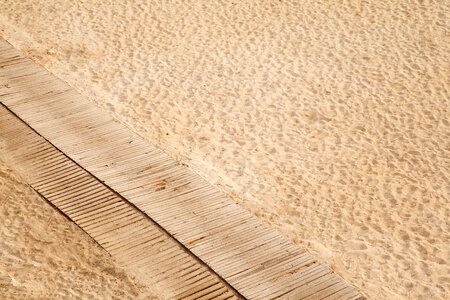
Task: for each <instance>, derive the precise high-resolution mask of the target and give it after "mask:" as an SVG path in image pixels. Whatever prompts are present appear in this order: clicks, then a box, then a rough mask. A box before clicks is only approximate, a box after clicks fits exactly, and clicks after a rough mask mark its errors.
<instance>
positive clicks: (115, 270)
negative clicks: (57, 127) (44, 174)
mask: <svg viewBox="0 0 450 300" xmlns="http://www.w3.org/2000/svg"><path fill="white" fill-rule="evenodd" d="M142 295H146V296H147V298H145V299H152V298H153V299H157V298H156V296H155V295H153V294H152V291H151V290H149V287H146V286H145V285H143V284H142V283H140V282H139V281H137V280H136V279H134V278H131V277H130V276H129V275H128V273H126V272H125V270H124V269H122V268H121V267H120V266H118V265H117V263H115V262H114V261H113V260H112V258H111V257H110V256H109V254H107V253H106V251H105V250H103V249H102V248H101V247H100V246H99V245H98V244H96V243H95V242H94V241H93V240H92V239H91V238H90V237H89V236H88V235H87V234H85V233H84V232H83V231H82V230H81V229H80V228H78V227H77V226H76V225H75V224H73V223H72V222H70V221H69V220H67V219H66V218H65V217H64V216H62V215H61V214H60V213H59V212H58V211H56V210H55V209H54V208H53V207H51V206H50V205H49V204H48V203H47V202H46V201H45V200H44V199H43V198H41V197H40V196H39V195H38V194H37V193H36V192H34V191H33V190H32V189H31V188H30V187H29V186H28V185H26V184H25V183H24V180H23V179H22V178H20V177H19V176H18V175H17V173H15V172H13V171H12V170H11V169H10V168H9V167H7V166H6V164H5V163H4V162H3V161H1V160H0V299H69V298H70V299H113V298H115V299H136V298H137V297H142ZM142 299H144V298H142Z"/></svg>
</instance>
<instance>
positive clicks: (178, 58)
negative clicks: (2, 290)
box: [0, 0, 450, 299]
mask: <svg viewBox="0 0 450 300" xmlns="http://www.w3.org/2000/svg"><path fill="white" fill-rule="evenodd" d="M449 20H450V8H449V5H448V2H446V1H411V2H408V3H406V2H404V1H375V0H370V1H351V0H350V1H345V2H344V4H341V5H338V4H337V3H336V2H335V1H286V0H281V1H278V0H277V1H198V0H197V1H170V2H166V1H164V2H159V1H146V2H144V3H143V2H141V1H127V2H126V3H125V2H123V4H115V3H113V2H112V1H95V3H94V1H76V2H75V1H69V0H58V1H52V2H48V3H47V2H46V1H33V0H21V1H18V0H4V1H2V2H1V4H0V35H1V36H3V37H4V38H6V39H7V40H8V41H9V42H11V43H12V44H13V45H14V46H15V47H17V48H18V49H20V50H22V51H24V52H25V53H26V54H27V55H28V56H29V57H30V58H32V59H33V60H35V61H36V62H38V63H40V64H42V65H44V66H45V67H46V68H47V69H48V70H50V71H51V72H52V73H54V74H55V75H56V76H58V77H60V78H62V79H63V80H65V81H67V82H68V83H69V84H70V85H72V86H73V87H75V88H76V89H77V90H78V91H80V92H81V93H82V94H84V95H85V96H86V97H88V98H89V99H90V100H92V102H94V103H96V104H98V105H99V106H101V107H103V108H104V109H105V110H107V111H109V112H110V113H111V114H113V115H114V116H115V117H116V118H118V119H119V120H120V121H122V122H124V123H126V124H127V125H128V126H129V127H131V128H133V130H135V131H136V132H137V133H139V134H140V135H142V136H143V137H144V138H146V139H148V140H149V141H151V142H152V143H153V144H155V145H156V146H158V147H161V148H162V149H163V150H164V151H165V152H167V153H168V154H169V155H171V156H172V157H174V158H176V159H178V160H180V161H182V162H184V163H186V164H187V165H189V166H190V167H191V168H192V169H193V170H195V171H196V172H197V173H199V174H200V175H201V176H203V177H204V178H206V179H207V180H208V181H210V182H211V183H213V184H216V185H218V186H219V187H220V188H221V189H223V190H224V191H225V192H226V193H228V194H229V195H230V196H232V197H233V198H234V199H235V200H236V201H237V202H238V203H239V204H241V205H242V206H244V207H245V208H247V209H249V210H250V211H252V212H254V213H255V214H256V215H258V216H259V217H260V218H261V219H262V220H264V221H266V222H267V223H270V224H272V225H273V226H275V227H276V228H277V229H278V230H279V231H280V232H282V233H283V234H285V235H286V236H288V237H289V238H290V239H291V240H293V241H294V242H296V243H297V244H298V245H300V246H301V247H305V248H307V249H308V250H309V251H311V252H312V253H313V254H314V255H316V256H317V257H318V258H319V259H320V260H321V261H323V262H326V263H328V264H329V265H330V266H332V268H333V269H334V270H335V271H336V272H337V273H338V274H340V275H341V276H343V277H344V278H345V279H346V280H348V281H349V282H351V283H353V284H354V285H356V286H357V287H358V288H359V289H361V290H362V291H363V292H364V293H365V294H366V295H368V296H369V297H370V298H372V299H445V298H446V297H448V296H449V293H450V284H449V282H450V266H449V263H448V262H449V258H450V248H449V246H448V241H449V240H450V224H449V219H450V218H449V215H450V214H449V210H450V207H449V206H450V204H449V194H450V184H449V182H450V178H449V177H450V153H449V152H450V120H449V116H450V90H449V86H450V85H449V81H450V72H449V70H450V49H449V45H450V35H449V25H450V24H449V23H450V22H449Z"/></svg>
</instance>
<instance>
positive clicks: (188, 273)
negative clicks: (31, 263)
mask: <svg viewBox="0 0 450 300" xmlns="http://www.w3.org/2000/svg"><path fill="white" fill-rule="evenodd" d="M0 141H3V145H2V148H1V149H2V151H4V152H6V153H5V154H6V155H8V158H9V160H10V161H11V163H12V164H14V165H15V167H16V170H18V171H19V172H21V173H22V175H23V176H24V177H26V178H27V180H28V182H29V184H30V185H31V187H33V188H34V189H35V190H36V191H38V192H39V194H41V195H42V196H43V197H44V198H46V199H47V200H48V201H50V202H51V203H52V204H53V205H54V206H55V207H56V208H57V209H59V210H60V211H61V212H62V213H63V214H65V215H66V216H67V217H68V218H70V219H71V220H72V221H73V222H74V223H76V224H77V225H78V226H79V227H81V228H82V229H83V230H84V231H85V232H86V233H87V234H89V235H90V236H91V237H92V238H93V239H94V240H95V241H96V242H97V243H99V244H100V246H102V247H103V248H104V249H105V250H106V251H107V252H108V253H110V254H111V255H112V256H113V257H114V258H115V259H116V261H118V262H119V263H120V264H121V265H122V266H123V267H126V268H127V269H128V270H129V271H131V272H133V274H134V275H135V276H140V277H141V279H144V280H146V281H150V283H151V284H152V285H154V286H156V287H159V289H160V292H159V293H160V294H161V295H163V297H168V298H170V299H239V295H238V294H236V293H235V291H234V290H233V289H232V288H231V287H229V286H228V285H227V284H226V282H225V281H223V280H221V279H220V278H219V277H218V276H217V275H216V274H215V273H214V272H213V271H212V270H210V269H209V268H208V267H207V266H206V265H205V264H204V263H203V262H201V261H199V260H198V259H197V258H196V257H195V256H194V255H192V254H191V253H190V252H189V251H186V250H185V248H184V247H183V246H182V245H180V244H179V243H177V242H176V241H175V240H174V239H173V238H172V237H171V236H170V235H169V234H167V233H166V232H165V231H164V230H162V229H161V228H160V227H159V226H158V225H157V224H155V223H154V222H153V221H152V220H150V219H149V218H148V217H147V216H146V215H145V214H143V213H142V212H141V211H139V210H138V209H136V208H135V207H134V206H133V205H131V204H130V203H128V201H126V200H125V199H123V198H122V197H120V196H119V195H117V194H116V193H114V192H113V191H111V190H110V189H109V188H108V187H107V186H105V185H104V184H103V183H101V182H100V181H98V180H97V179H96V178H95V177H94V176H92V175H91V174H89V173H88V172H86V171H85V170H84V169H83V168H81V167H80V166H79V165H77V164H76V163H75V162H73V161H72V160H71V159H70V158H68V157H67V156H65V155H64V154H63V153H62V152H60V151H59V150H58V149H56V148H55V147H53V145H51V144H50V143H49V142H48V141H47V140H45V139H44V138H43V137H41V136H40V135H38V134H37V133H36V132H34V131H33V130H32V129H31V128H30V127H28V126H27V125H26V124H25V123H23V122H22V121H21V120H20V119H18V118H17V117H16V116H15V115H14V114H12V113H11V112H10V111H9V110H7V109H6V108H5V107H4V106H3V105H1V104H0ZM142 277H143V278H142Z"/></svg>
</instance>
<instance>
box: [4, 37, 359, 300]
mask: <svg viewBox="0 0 450 300" xmlns="http://www.w3.org/2000/svg"><path fill="white" fill-rule="evenodd" d="M0 101H1V102H2V103H3V104H4V105H5V106H7V107H8V108H9V109H10V110H11V111H13V112H14V113H15V114H17V115H18V116H19V117H20V118H21V119H22V120H24V121H25V122H26V123H27V124H28V125H29V126H31V127H32V128H33V129H34V130H36V131H37V132H38V133H39V134H41V135H42V136H44V137H45V138H46V139H48V140H49V141H50V142H51V143H52V144H54V145H55V146H56V147H57V148H58V149H60V150H61V151H62V152H64V153H65V154H66V155H67V156H69V157H70V158H71V159H73V160H74V161H76V162H77V163H78V164H79V165H80V166H82V167H83V168H84V169H86V170H87V171H89V172H90V173H92V174H93V175H94V176H95V177H97V178H98V179H100V180H101V181H102V182H104V183H105V184H106V185H107V186H108V187H110V188H111V189H113V190H114V191H116V192H117V193H118V194H120V195H121V196H122V197H124V198H125V199H126V200H128V201H130V202H131V203H133V204H134V205H136V207H137V208H139V210H141V211H142V212H143V213H145V214H146V215H148V216H149V217H150V218H151V219H152V220H154V221H155V222H156V223H157V224H159V225H160V226H161V227H163V228H164V229H165V230H167V232H169V233H170V234H171V235H172V236H173V237H175V238H176V239H177V240H178V241H179V242H180V243H182V244H183V245H184V246H186V247H187V248H188V249H189V250H190V251H191V252H192V253H193V254H195V256H197V257H198V258H199V259H201V260H202V261H203V262H205V263H206V264H207V265H208V266H210V267H211V268H212V269H213V270H214V271H215V272H216V273H217V274H219V275H220V276H221V277H222V278H224V279H225V280H226V282H228V283H229V284H230V285H231V286H233V287H234V288H235V289H236V290H237V291H239V293H241V294H242V295H243V296H244V297H246V298H249V299H270V298H279V297H281V298H287V299H308V298H314V299H328V298H329V299H359V298H361V295H360V294H359V293H358V292H357V291H356V290H355V289H354V288H353V287H351V286H349V285H348V284H346V283H345V282H344V281H343V280H342V279H341V278H339V277H338V276H337V275H336V274H334V273H333V272H332V271H331V270H330V269H329V268H328V267H326V266H324V265H322V264H320V263H318V262H317V261H316V260H315V259H314V257H312V256H311V255H310V254H309V253H307V252H305V251H304V250H302V249H299V248H298V247H297V246H295V245H294V244H293V243H291V242H290V241H288V240H287V239H286V238H284V237H283V236H281V235H280V234H279V233H277V232H276V231H275V230H274V229H272V228H271V227H269V226H267V225H265V224H263V223H262V222H261V221H259V220H258V219H257V218H256V217H254V216H253V215H252V214H250V213H249V212H247V211H246V210H244V209H242V208H241V207H239V206H238V205H237V204H235V203H234V202H232V201H231V200H230V199H229V198H227V197H226V196H225V195H224V194H223V193H222V192H220V191H219V190H218V189H217V188H215V187H214V186H211V185H210V184H208V183H207V182H206V181H205V180H203V179H202V178H201V177H200V176H198V175H197V174H195V173H194V172H192V171H191V170H189V169H188V168H186V167H185V166H182V165H180V164H178V163H177V162H176V161H174V160H173V159H171V158H170V157H169V156H167V155H166V154H165V153H163V152H162V151H160V150H159V149H156V148H155V147H153V146H152V145H151V144H150V143H148V142H147V141H145V140H144V139H142V138H141V137H139V136H138V135H136V134H135V133H133V132H132V131H131V130H129V129H128V128H127V127H126V126H124V125H123V124H121V123H119V122H117V121H115V120H114V119H113V118H112V117H110V116H109V115H108V114H107V113H106V112H104V111H102V110H101V109H99V108H97V107H96V106H94V105H93V104H91V103H90V102H89V101H87V100H86V99H84V98H83V97H82V96H81V95H80V94H78V93H77V92H76V91H75V90H74V89H72V88H71V87H70V86H68V85H67V84H66V83H64V82H63V81H60V80H59V79H57V78H56V77H54V76H53V75H51V74H50V73H49V72H48V71H46V70H45V69H44V68H42V67H40V66H38V65H36V64H34V63H33V62H32V61H30V60H28V59H26V58H24V57H23V56H22V55H21V53H20V52H19V51H17V50H15V49H14V48H12V47H11V46H10V45H9V44H8V43H7V42H5V41H1V42H0ZM80 188H82V187H80Z"/></svg>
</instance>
